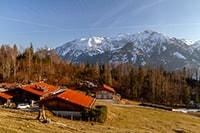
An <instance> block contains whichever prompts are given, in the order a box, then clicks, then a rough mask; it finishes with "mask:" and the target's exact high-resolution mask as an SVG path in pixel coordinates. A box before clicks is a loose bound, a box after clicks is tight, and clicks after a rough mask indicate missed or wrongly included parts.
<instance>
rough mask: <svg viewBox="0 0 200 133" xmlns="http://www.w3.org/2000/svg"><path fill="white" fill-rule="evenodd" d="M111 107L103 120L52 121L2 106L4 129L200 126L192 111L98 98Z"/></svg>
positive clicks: (99, 132)
mask: <svg viewBox="0 0 200 133" xmlns="http://www.w3.org/2000/svg"><path fill="white" fill-rule="evenodd" d="M96 104H97V105H99V104H100V105H106V106H107V107H108V118H107V121H106V122H105V123H103V124H101V123H95V122H83V121H72V120H68V119H64V118H59V117H56V116H53V115H52V114H51V113H50V112H46V114H47V117H48V118H50V119H51V122H50V123H49V124H44V123H41V122H39V121H38V120H36V117H37V113H29V112H23V111H19V110H10V109H3V108H0V112H1V113H0V118H1V120H0V132H1V133H4V132H6V133H23V132H30V133H43V132H44V133H46V132H49V133H52V132H53V133H71V132H72V133H74V132H75V133H88V132H89V133H107V132H108V133H116V132H117V133H124V132H127V133H129V132H130V133H132V132H133V133H134V132H145V133H146V132H147V133H148V132H153V133H156V132H159V133H160V132H163V133H165V132H166V133H168V132H186V133H187V132H192V133H197V132H199V129H200V118H199V117H196V116H191V115H188V114H183V113H178V112H170V111H164V110H155V109H150V108H141V107H117V106H113V105H109V104H106V103H101V102H97V103H96Z"/></svg>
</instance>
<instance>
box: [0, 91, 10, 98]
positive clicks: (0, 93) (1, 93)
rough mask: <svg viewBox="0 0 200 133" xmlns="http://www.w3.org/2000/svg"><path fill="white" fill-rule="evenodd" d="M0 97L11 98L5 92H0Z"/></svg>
mask: <svg viewBox="0 0 200 133" xmlns="http://www.w3.org/2000/svg"><path fill="white" fill-rule="evenodd" d="M0 97H2V98H5V99H11V98H12V97H13V96H11V95H8V94H6V93H3V92H0Z"/></svg>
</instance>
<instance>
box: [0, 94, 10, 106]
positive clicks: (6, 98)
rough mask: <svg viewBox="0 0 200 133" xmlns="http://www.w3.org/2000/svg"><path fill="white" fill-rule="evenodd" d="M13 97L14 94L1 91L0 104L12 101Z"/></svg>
mask: <svg viewBox="0 0 200 133" xmlns="http://www.w3.org/2000/svg"><path fill="white" fill-rule="evenodd" d="M12 98H13V96H11V95H8V94H6V93H3V92H0V105H3V104H5V103H10V101H11V99H12Z"/></svg>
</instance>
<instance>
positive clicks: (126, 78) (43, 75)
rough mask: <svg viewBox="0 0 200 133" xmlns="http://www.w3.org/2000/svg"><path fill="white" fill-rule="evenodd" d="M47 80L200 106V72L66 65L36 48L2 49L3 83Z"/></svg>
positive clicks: (0, 76) (0, 69)
mask: <svg viewBox="0 0 200 133" xmlns="http://www.w3.org/2000/svg"><path fill="white" fill-rule="evenodd" d="M41 80H43V81H44V80H45V81H46V82H48V83H50V84H54V85H59V86H67V87H73V88H76V87H77V88H79V89H84V91H86V90H87V91H88V89H89V88H87V87H86V88H80V87H78V86H79V85H80V83H81V82H84V81H90V82H92V83H94V84H96V85H100V84H103V83H106V84H108V85H110V86H112V87H114V88H115V89H116V91H117V93H119V94H120V95H121V96H122V97H123V98H128V99H131V100H139V101H146V102H151V103H158V104H164V105H183V104H184V105H188V104H189V103H190V101H191V100H193V101H194V102H196V103H199V94H200V89H199V88H200V81H199V71H198V69H195V68H194V69H187V68H183V69H182V70H177V71H169V70H164V68H163V67H162V66H160V67H157V68H152V67H151V66H148V65H146V66H144V67H142V66H134V65H132V64H119V65H116V64H112V63H109V64H98V63H96V64H91V63H90V62H89V61H88V63H87V64H83V63H80V64H78V65H73V64H71V63H70V62H69V61H63V60H61V59H60V57H59V56H58V55H57V54H56V53H55V51H54V50H52V49H48V48H40V49H37V50H34V48H33V45H32V44H30V46H29V47H28V48H26V49H24V50H23V51H21V50H19V49H18V48H17V46H16V45H14V46H13V47H11V46H9V45H1V47H0V82H17V83H22V84H26V83H31V82H37V81H41Z"/></svg>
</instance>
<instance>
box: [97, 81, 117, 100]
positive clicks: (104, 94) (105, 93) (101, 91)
mask: <svg viewBox="0 0 200 133" xmlns="http://www.w3.org/2000/svg"><path fill="white" fill-rule="evenodd" d="M114 94H115V90H114V89H113V88H112V87H110V86H108V85H106V84H103V85H102V86H100V87H98V88H97V89H96V90H95V97H96V99H113V95H114Z"/></svg>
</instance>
